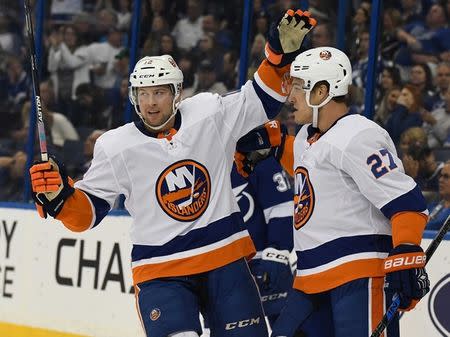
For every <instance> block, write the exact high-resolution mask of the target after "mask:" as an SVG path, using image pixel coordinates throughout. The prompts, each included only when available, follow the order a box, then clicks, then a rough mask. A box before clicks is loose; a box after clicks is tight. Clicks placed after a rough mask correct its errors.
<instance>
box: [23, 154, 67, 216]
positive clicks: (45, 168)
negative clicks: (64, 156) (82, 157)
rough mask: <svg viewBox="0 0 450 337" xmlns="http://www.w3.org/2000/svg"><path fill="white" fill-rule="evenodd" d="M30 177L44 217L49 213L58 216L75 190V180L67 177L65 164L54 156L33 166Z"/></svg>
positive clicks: (40, 211)
mask: <svg viewBox="0 0 450 337" xmlns="http://www.w3.org/2000/svg"><path fill="white" fill-rule="evenodd" d="M30 178H31V187H32V190H33V193H32V197H33V200H34V201H35V203H36V208H37V210H38V212H39V215H40V216H41V217H43V218H47V214H49V215H51V216H52V217H56V216H57V215H58V213H59V212H60V211H61V209H62V206H63V205H64V202H65V201H66V199H67V198H68V197H69V196H71V195H72V194H73V193H74V192H75V189H74V188H73V187H72V186H73V182H72V180H71V179H70V178H68V177H67V174H66V173H65V170H64V167H63V165H62V164H60V163H57V161H56V159H54V158H50V160H49V161H48V162H39V163H35V164H34V165H33V166H31V168H30ZM69 180H70V181H69Z"/></svg>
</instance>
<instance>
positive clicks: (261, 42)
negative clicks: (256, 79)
mask: <svg viewBox="0 0 450 337" xmlns="http://www.w3.org/2000/svg"><path fill="white" fill-rule="evenodd" d="M313 31H314V30H313ZM265 45H266V39H265V38H264V36H263V35H261V34H258V35H256V36H255V39H254V40H253V43H252V47H251V49H250V57H249V60H248V69H247V78H251V76H253V74H254V73H255V71H256V70H257V69H258V67H259V65H260V64H261V62H262V61H263V60H264V58H265V55H264V46H265Z"/></svg>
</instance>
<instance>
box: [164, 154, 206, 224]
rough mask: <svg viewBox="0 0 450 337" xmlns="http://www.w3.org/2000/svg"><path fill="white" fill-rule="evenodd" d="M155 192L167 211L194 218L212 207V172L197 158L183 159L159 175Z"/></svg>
mask: <svg viewBox="0 0 450 337" xmlns="http://www.w3.org/2000/svg"><path fill="white" fill-rule="evenodd" d="M155 192H156V199H157V200H158V203H159V205H160V206H161V208H162V209H163V210H164V212H166V214H167V215H169V216H170V217H172V218H173V219H175V220H178V221H194V220H196V219H198V218H199V217H200V216H201V215H202V214H203V213H204V212H205V210H206V208H208V204H209V197H210V194H211V179H210V177H209V172H208V170H207V169H206V168H205V167H204V166H203V165H202V164H200V163H198V162H196V161H194V160H181V161H179V162H176V163H175V164H172V165H170V166H169V167H168V168H166V169H165V170H164V171H163V172H162V173H161V174H160V175H159V177H158V180H157V182H156V191H155Z"/></svg>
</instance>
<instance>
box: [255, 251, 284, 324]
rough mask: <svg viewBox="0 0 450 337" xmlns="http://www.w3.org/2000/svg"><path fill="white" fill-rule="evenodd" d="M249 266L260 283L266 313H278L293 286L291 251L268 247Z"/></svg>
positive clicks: (258, 283)
mask: <svg viewBox="0 0 450 337" xmlns="http://www.w3.org/2000/svg"><path fill="white" fill-rule="evenodd" d="M249 267H250V270H251V272H252V275H253V276H254V277H255V281H256V284H257V285H258V288H259V292H260V295H261V302H262V304H263V306H264V311H265V313H266V315H269V316H270V315H275V314H278V313H279V312H280V310H281V309H282V307H283V306H284V302H285V300H286V298H287V294H288V292H289V290H290V289H291V288H292V282H293V276H292V272H291V267H290V264H289V251H288V250H277V249H275V248H272V247H269V248H266V249H264V250H263V251H262V256H261V258H260V259H253V260H251V261H250V262H249Z"/></svg>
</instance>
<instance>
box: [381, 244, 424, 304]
mask: <svg viewBox="0 0 450 337" xmlns="http://www.w3.org/2000/svg"><path fill="white" fill-rule="evenodd" d="M425 262H426V255H425V254H424V252H423V250H422V248H421V247H420V246H417V245H408V244H401V245H398V246H397V247H395V248H394V249H393V250H392V251H391V252H390V253H389V256H388V257H387V258H386V260H385V261H384V271H385V272H386V280H385V285H384V290H385V292H386V295H387V296H389V297H392V296H393V295H394V293H396V292H397V293H398V294H399V295H400V306H399V310H400V311H409V310H411V309H413V308H414V307H415V306H416V304H417V303H418V302H419V300H420V299H421V298H422V297H424V296H425V295H426V294H427V293H428V292H429V291H430V281H429V280H428V275H427V272H426V271H425V268H424V266H425Z"/></svg>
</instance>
